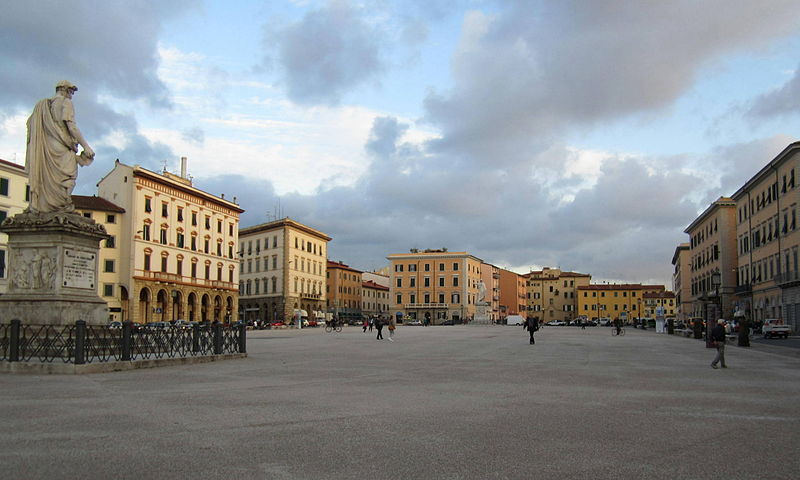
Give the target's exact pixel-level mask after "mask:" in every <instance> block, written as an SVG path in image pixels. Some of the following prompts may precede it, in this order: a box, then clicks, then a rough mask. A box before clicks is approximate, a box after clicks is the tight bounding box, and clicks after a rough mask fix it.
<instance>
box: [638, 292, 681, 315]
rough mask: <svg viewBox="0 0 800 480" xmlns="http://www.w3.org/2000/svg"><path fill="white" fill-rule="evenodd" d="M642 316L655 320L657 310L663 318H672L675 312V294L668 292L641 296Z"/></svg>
mask: <svg viewBox="0 0 800 480" xmlns="http://www.w3.org/2000/svg"><path fill="white" fill-rule="evenodd" d="M642 298H643V301H642V310H643V311H642V316H643V317H648V318H655V317H656V316H657V315H658V311H659V308H661V312H663V315H664V316H665V317H674V316H675V312H676V308H675V307H676V305H675V294H674V293H673V292H670V291H668V290H664V291H663V292H654V293H643V294H642Z"/></svg>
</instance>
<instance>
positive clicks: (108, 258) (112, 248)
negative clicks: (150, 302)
mask: <svg viewBox="0 0 800 480" xmlns="http://www.w3.org/2000/svg"><path fill="white" fill-rule="evenodd" d="M72 203H73V204H74V205H75V213H78V214H80V215H83V216H84V217H86V218H91V219H92V220H94V221H95V222H96V223H99V224H101V225H103V226H104V227H105V229H106V233H107V234H108V236H109V237H108V239H106V240H103V241H101V242H100V252H99V255H100V259H99V264H98V265H99V269H98V270H99V272H100V273H99V274H98V281H97V294H98V295H99V296H100V298H102V299H103V300H105V301H106V303H108V312H109V313H108V321H109V322H111V321H119V322H124V321H126V320H128V318H126V317H124V316H123V315H124V313H125V311H124V310H123V308H122V307H123V304H122V294H123V291H124V287H123V282H122V281H121V280H120V270H121V266H122V262H123V258H122V256H121V255H120V241H121V240H122V226H123V225H124V224H125V221H126V220H127V219H126V217H125V209H123V208H121V207H119V206H117V205H114V204H113V203H111V202H109V201H108V200H106V199H105V198H100V197H96V196H93V197H87V196H84V195H73V196H72Z"/></svg>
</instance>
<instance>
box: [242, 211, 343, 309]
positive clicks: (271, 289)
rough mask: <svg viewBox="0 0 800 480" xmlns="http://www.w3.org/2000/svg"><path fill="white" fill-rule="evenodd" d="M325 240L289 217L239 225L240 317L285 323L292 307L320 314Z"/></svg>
mask: <svg viewBox="0 0 800 480" xmlns="http://www.w3.org/2000/svg"><path fill="white" fill-rule="evenodd" d="M330 240H331V237H329V236H327V235H325V234H324V233H322V232H320V231H318V230H315V229H313V228H311V227H309V226H306V225H303V224H302V223H300V222H297V221H295V220H292V219H291V218H283V219H280V220H275V221H272V222H267V223H262V224H260V225H255V226H252V227H247V228H243V229H241V231H240V232H239V258H240V260H241V269H240V282H239V295H240V302H239V303H240V308H239V316H240V318H242V319H243V320H246V321H248V322H250V321H256V320H258V321H259V322H264V321H266V322H270V323H272V322H289V321H290V320H291V319H292V317H293V315H294V311H295V310H302V311H305V312H306V315H307V316H308V318H309V320H312V319H318V318H321V317H323V316H324V310H325V302H326V298H327V297H326V295H325V282H326V278H325V277H326V262H327V252H328V242H329V241H330Z"/></svg>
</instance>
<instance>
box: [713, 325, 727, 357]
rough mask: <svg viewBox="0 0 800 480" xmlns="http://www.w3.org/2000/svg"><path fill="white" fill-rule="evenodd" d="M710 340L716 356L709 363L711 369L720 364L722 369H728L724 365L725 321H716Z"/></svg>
mask: <svg viewBox="0 0 800 480" xmlns="http://www.w3.org/2000/svg"><path fill="white" fill-rule="evenodd" d="M711 340H712V341H713V342H714V346H715V347H717V356H716V357H714V361H713V362H711V368H714V369H716V368H717V364H718V363H720V364H722V368H728V366H727V365H725V320H723V319H721V318H720V319H719V320H717V326H716V327H714V328H713V329H711Z"/></svg>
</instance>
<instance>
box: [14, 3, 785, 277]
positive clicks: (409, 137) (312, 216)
mask: <svg viewBox="0 0 800 480" xmlns="http://www.w3.org/2000/svg"><path fill="white" fill-rule="evenodd" d="M798 26H800V2H797V1H796V0H787V1H781V0H767V1H759V2H755V1H752V0H745V1H736V0H719V1H711V0H708V1H700V2H698V1H688V0H687V1H677V0H676V1H670V2H631V1H566V0H560V1H512V0H509V1H490V0H485V1H482V0H472V1H469V0H467V1H462V2H459V1H455V0H397V1H391V0H374V1H368V2H363V1H355V0H339V1H315V0H284V1H277V0H276V1H244V0H237V1H221V0H220V1H212V0H207V1H196V2H190V1H178V0H171V1H169V2H163V1H146V0H140V1H126V2H123V1H99V0H98V1H88V0H86V1H69V0H58V1H56V0H52V1H45V0H33V1H31V2H7V4H6V5H5V6H4V10H3V15H2V16H0V63H1V64H2V65H3V68H2V69H0V158H2V159H5V160H10V161H16V162H17V163H24V159H25V120H26V119H27V116H28V115H29V114H30V111H31V110H32V107H33V105H34V104H35V102H36V101H37V100H38V99H40V98H44V97H46V96H50V95H51V94H52V90H53V87H54V85H55V83H56V82H57V81H58V80H60V79H68V80H71V81H72V82H74V83H76V84H77V85H78V87H79V91H78V92H77V94H76V97H75V105H76V112H77V121H78V125H79V126H80V128H81V129H82V130H83V133H84V135H85V136H86V137H87V140H88V141H89V143H90V144H91V145H92V147H93V148H94V149H95V151H96V152H97V159H96V160H95V162H94V163H93V164H92V165H91V166H89V167H86V168H84V169H82V170H81V172H80V176H79V185H78V187H77V189H76V193H81V194H89V195H91V194H94V193H95V192H96V190H95V184H96V182H97V181H98V179H99V178H101V177H102V176H103V175H104V174H105V173H106V172H108V170H110V169H111V168H112V165H113V162H114V159H116V158H119V159H120V161H122V162H124V163H127V164H139V165H142V166H144V167H146V168H150V169H153V170H161V169H163V168H164V167H166V168H167V169H168V170H170V171H177V170H178V168H179V159H180V157H181V156H187V157H189V173H190V174H191V175H192V176H193V178H194V183H195V186H197V187H199V188H202V189H204V190H207V191H209V192H211V193H214V194H221V193H225V194H226V197H227V198H231V197H233V196H236V197H237V198H238V201H239V203H240V205H241V206H242V207H243V208H244V209H246V210H247V212H246V213H245V214H244V215H243V216H242V225H243V226H249V225H254V224H257V223H261V222H264V221H267V220H268V219H271V218H273V217H274V216H275V215H276V214H277V215H283V216H289V217H291V218H293V219H295V220H298V221H300V222H303V223H305V224H307V225H310V226H312V227H315V228H317V229H319V230H321V231H323V232H325V233H327V234H328V235H330V236H331V237H333V241H332V242H331V244H330V250H329V251H330V256H331V259H332V260H338V261H344V262H345V263H348V264H350V265H351V266H353V267H355V268H359V269H364V270H369V269H375V268H380V267H381V266H383V265H385V264H386V263H387V261H386V259H385V257H386V255H387V254H390V253H400V252H406V251H408V249H410V248H415V247H416V248H440V247H447V248H448V249H450V250H451V251H464V250H466V251H469V252H470V253H472V254H473V255H476V256H477V257H479V258H481V259H483V260H484V261H486V262H489V263H493V264H495V265H498V266H501V267H505V268H509V269H512V270H516V271H519V272H527V271H529V270H530V269H531V268H535V269H538V268H540V267H541V266H552V267H561V268H562V269H566V270H573V271H580V272H585V273H590V274H592V275H593V277H594V279H595V280H599V281H603V280H606V281H630V282H657V283H665V284H667V285H669V282H670V280H669V279H670V274H671V270H672V266H671V265H670V261H671V258H672V254H673V252H674V249H675V246H676V245H677V244H678V243H680V242H683V241H686V235H685V234H684V233H683V230H684V229H685V228H686V226H687V225H688V224H689V223H690V222H691V221H692V220H693V219H694V218H695V217H696V216H697V214H698V213H699V212H702V211H703V210H704V209H705V208H706V207H707V206H708V204H709V203H710V202H711V201H713V200H715V199H716V198H718V197H719V196H721V195H730V194H732V193H733V192H734V191H735V190H736V189H737V188H738V187H739V186H740V185H741V184H742V183H743V182H744V181H746V180H747V179H749V178H750V177H751V176H752V175H753V174H755V173H756V172H757V171H758V170H759V169H760V168H761V167H763V166H764V165H765V164H766V163H767V162H768V161H769V160H771V159H772V158H774V156H775V155H777V154H778V153H779V152H780V151H781V150H782V149H783V148H784V147H785V146H786V145H787V144H789V143H790V142H792V141H795V140H797V139H798V137H799V136H800V68H798V66H800V56H798V55H797V52H800V29H798V28H797V27H798ZM279 205H280V207H278V206H279Z"/></svg>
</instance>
